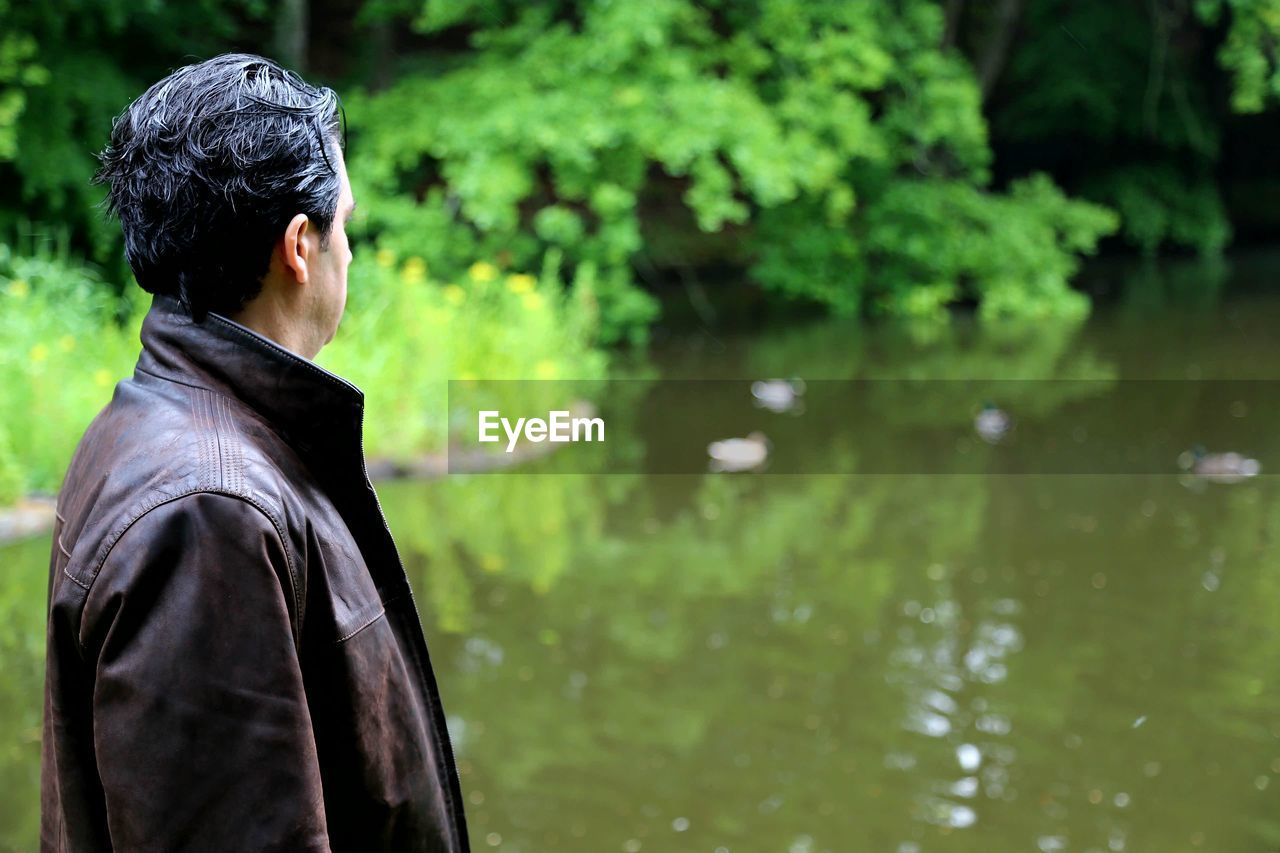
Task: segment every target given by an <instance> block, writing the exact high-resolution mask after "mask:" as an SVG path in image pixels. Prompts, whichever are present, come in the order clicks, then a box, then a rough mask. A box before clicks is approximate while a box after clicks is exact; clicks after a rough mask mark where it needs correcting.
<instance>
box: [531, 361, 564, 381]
mask: <svg viewBox="0 0 1280 853" xmlns="http://www.w3.org/2000/svg"><path fill="white" fill-rule="evenodd" d="M533 372H534V375H535V376H537V377H538V378H539V379H555V378H556V374H557V373H559V372H560V371H559V369H557V367H556V363H555V362H554V361H552V360H551V359H549V358H544V359H543V360H542V361H540V362H538V363H537V364H536V365H534V367H533Z"/></svg>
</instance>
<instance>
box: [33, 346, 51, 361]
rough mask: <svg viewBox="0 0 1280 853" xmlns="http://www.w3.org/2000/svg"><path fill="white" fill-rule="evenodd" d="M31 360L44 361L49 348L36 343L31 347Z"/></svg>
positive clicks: (47, 355)
mask: <svg viewBox="0 0 1280 853" xmlns="http://www.w3.org/2000/svg"><path fill="white" fill-rule="evenodd" d="M30 355H31V360H32V361H34V362H41V361H44V360H45V359H46V358H48V357H49V348H48V347H47V346H45V345H44V344H36V345H35V346H33V347H32V348H31V353H30Z"/></svg>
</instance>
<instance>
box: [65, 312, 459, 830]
mask: <svg viewBox="0 0 1280 853" xmlns="http://www.w3.org/2000/svg"><path fill="white" fill-rule="evenodd" d="M141 337H142V353H141V355H140V356H139V358H138V362H137V366H136V369H135V371H134V374H133V376H132V377H131V378H129V379H125V380H123V381H122V382H120V383H119V384H118V385H117V386H116V388H115V393H114V395H113V397H112V399H111V402H110V403H109V404H107V406H106V407H105V408H104V409H103V410H102V411H101V412H100V413H99V414H98V416H97V417H96V418H95V419H94V420H93V422H92V423H91V424H90V426H89V427H88V429H87V430H86V432H85V434H84V437H83V438H82V439H81V442H80V444H79V446H78V448H77V450H76V452H75V455H74V457H73V459H72V461H71V464H70V467H69V469H68V471H67V475H66V479H65V481H64V484H63V487H62V489H61V491H60V493H59V498H58V508H57V517H56V523H55V529H54V541H53V548H52V554H51V558H50V572H49V591H48V595H49V621H48V634H47V669H46V676H45V706H44V740H43V751H42V764H41V847H42V849H43V850H46V851H99V850H122V851H130V853H133V851H139V852H140V851H177V850H193V851H195V850H209V851H232V850H235V851H257V850H282V851H283V850H289V851H294V850H298V851H304V850H305V851H319V850H333V851H347V850H352V851H373V850H412V851H465V850H468V849H469V848H468V843H467V831H466V824H465V819H464V814H463V802H462V796H461V792H460V789H459V785H458V778H457V773H456V770H455V767H454V760H453V750H452V747H451V744H450V741H449V737H448V732H447V729H446V725H445V717H444V713H443V710H442V707H441V702H440V696H439V691H438V689H437V686H436V681H435V677H434V674H433V672H432V668H431V663H430V659H429V656H428V651H427V644H426V641H425V638H424V636H423V632H422V626H421V623H420V622H419V618H418V611H417V608H416V606H415V603H414V599H413V592H412V590H411V588H410V585H409V581H408V578H407V577H406V575H405V571H404V567H403V564H402V563H401V560H400V557H399V554H398V553H397V550H396V546H395V542H394V540H393V539H392V536H391V533H390V531H389V530H388V528H387V525H386V521H385V518H384V516H383V514H382V510H381V507H380V506H379V504H378V499H377V495H376V493H375V492H374V489H373V486H372V485H371V484H370V482H369V479H368V475H367V471H366V468H365V462H364V448H363V442H362V430H363V412H364V395H363V393H362V392H361V391H360V390H359V389H358V388H357V387H356V386H354V385H352V384H351V383H349V382H347V381H345V380H343V379H341V378H340V377H338V376H336V375H334V374H333V373H330V372H328V371H326V370H324V369H322V368H320V367H319V366H318V365H316V364H315V363H314V362H311V361H309V360H307V359H304V358H302V357H300V356H298V355H296V354H294V353H291V352H289V351H288V350H286V349H284V348H283V347H281V346H279V345H277V344H275V343H274V342H273V341H271V340H269V339H268V338H266V337H264V336H262V335H259V334H257V333H256V332H254V331H252V330H250V329H248V328H246V327H244V326H242V325H240V324H238V323H236V322H234V321H232V320H230V319H228V318H226V317H223V316H221V315H218V314H210V315H209V316H208V317H207V318H206V319H205V320H204V321H203V322H201V323H195V322H194V321H193V320H192V319H191V318H190V316H189V315H188V314H187V313H186V312H185V310H184V309H183V307H182V306H181V305H180V304H179V303H178V301H177V300H176V299H174V298H172V297H169V296H155V297H153V302H152V305H151V308H150V311H149V312H148V314H147V316H146V318H145V319H144V322H143V325H142V335H141Z"/></svg>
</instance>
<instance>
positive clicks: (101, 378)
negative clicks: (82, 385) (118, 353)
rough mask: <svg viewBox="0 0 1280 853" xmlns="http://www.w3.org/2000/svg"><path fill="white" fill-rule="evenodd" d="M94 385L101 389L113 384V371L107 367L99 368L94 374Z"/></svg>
mask: <svg viewBox="0 0 1280 853" xmlns="http://www.w3.org/2000/svg"><path fill="white" fill-rule="evenodd" d="M93 384H94V385H97V386H98V387H99V388H106V387H107V386H108V385H110V384H111V371H110V370H107V369H106V368H105V367H99V368H98V369H97V370H95V371H94V372H93Z"/></svg>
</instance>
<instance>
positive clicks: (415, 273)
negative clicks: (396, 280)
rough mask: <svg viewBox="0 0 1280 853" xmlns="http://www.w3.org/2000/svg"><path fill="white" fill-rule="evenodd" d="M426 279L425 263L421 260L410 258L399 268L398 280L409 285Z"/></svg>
mask: <svg viewBox="0 0 1280 853" xmlns="http://www.w3.org/2000/svg"><path fill="white" fill-rule="evenodd" d="M426 277H427V262H426V261H424V260H423V259H422V258H410V259H409V260H407V261H405V262H404V266H402V267H400V278H401V279H403V280H404V281H407V282H409V283H410V284H417V283H418V282H420V281H422V280H423V279H424V278H426Z"/></svg>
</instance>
